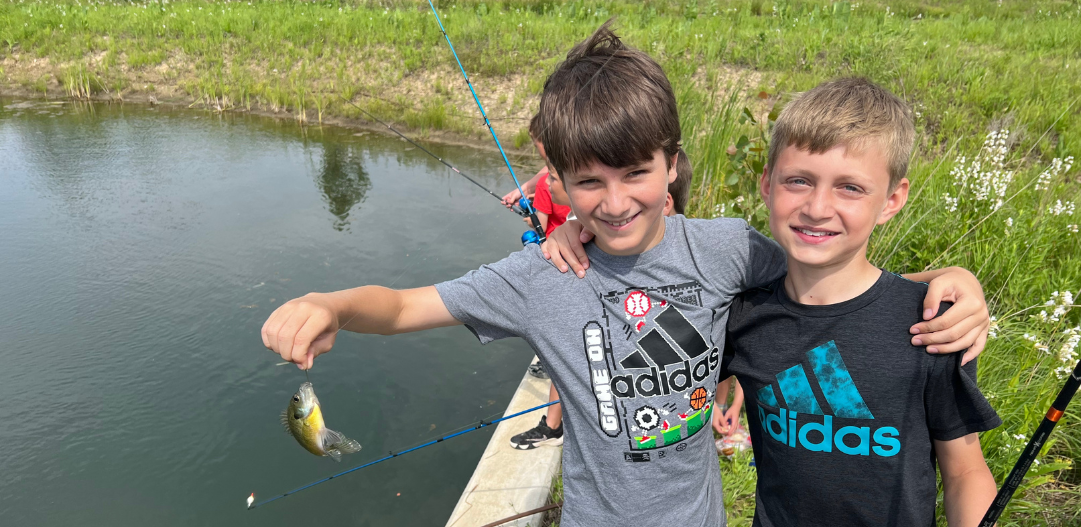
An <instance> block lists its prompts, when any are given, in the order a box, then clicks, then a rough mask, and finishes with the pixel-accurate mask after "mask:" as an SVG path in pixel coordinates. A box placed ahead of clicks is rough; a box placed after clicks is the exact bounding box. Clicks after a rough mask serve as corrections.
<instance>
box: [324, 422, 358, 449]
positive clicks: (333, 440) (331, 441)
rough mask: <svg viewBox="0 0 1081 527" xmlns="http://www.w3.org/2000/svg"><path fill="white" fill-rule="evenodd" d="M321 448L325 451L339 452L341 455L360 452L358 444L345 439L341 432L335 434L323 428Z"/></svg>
mask: <svg viewBox="0 0 1081 527" xmlns="http://www.w3.org/2000/svg"><path fill="white" fill-rule="evenodd" d="M323 448H324V449H326V450H330V449H335V450H339V451H341V453H342V454H352V453H354V452H358V451H360V443H358V442H356V441H354V440H352V439H349V438H348V437H345V436H344V435H342V433H341V432H335V431H334V430H331V429H329V428H324V429H323Z"/></svg>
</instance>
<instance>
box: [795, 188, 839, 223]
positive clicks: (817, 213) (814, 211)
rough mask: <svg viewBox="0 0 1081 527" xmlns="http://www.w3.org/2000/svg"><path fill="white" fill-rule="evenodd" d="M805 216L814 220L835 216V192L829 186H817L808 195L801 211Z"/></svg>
mask: <svg viewBox="0 0 1081 527" xmlns="http://www.w3.org/2000/svg"><path fill="white" fill-rule="evenodd" d="M801 212H802V213H803V215H804V216H807V218H809V219H812V220H824V219H828V218H831V217H832V216H833V212H834V211H833V193H832V192H831V189H829V188H827V187H818V188H815V190H814V192H812V193H811V195H810V196H808V198H807V201H806V202H805V203H804V204H803V210H802V211H801Z"/></svg>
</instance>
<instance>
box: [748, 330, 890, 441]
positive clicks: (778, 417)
mask: <svg viewBox="0 0 1081 527" xmlns="http://www.w3.org/2000/svg"><path fill="white" fill-rule="evenodd" d="M807 361H808V363H809V365H810V366H811V368H810V369H811V374H812V375H813V378H814V379H816V380H817V382H816V384H817V385H818V388H819V391H820V392H821V393H822V399H824V401H822V400H819V398H818V397H817V396H816V395H815V392H814V390H812V388H811V382H812V378H811V377H809V376H808V375H807V370H805V369H804V367H803V364H797V365H795V366H792V367H791V368H788V369H786V370H784V371H782V372H780V373H778V374H777V375H776V379H777V383H776V386H777V388H778V389H779V391H780V395H781V400H783V401H784V406H785V407H784V408H782V407H781V406H782V405H781V404H780V402H779V401H778V398H777V392H775V391H774V389H773V387H774V384H773V383H770V384H767V385H765V386H763V387H762V388H760V389H758V391H757V392H756V393H755V398H756V399H757V400H758V417H759V420H760V422H761V423H762V428H763V429H764V430H765V432H766V433H767V434H769V436H770V437H772V438H773V439H774V440H776V441H777V442H779V443H781V444H783V445H787V446H789V447H791V448H796V447H797V445H798V446H799V447H802V448H804V449H806V450H810V451H812V452H832V451H834V450H836V451H837V452H840V453H842V454H847V455H851V456H869V455H871V454H872V453H874V454H875V455H878V456H881V457H890V456H895V455H897V453H898V452H900V451H901V440H900V432H899V431H898V430H897V429H896V428H894V427H892V426H884V427H881V428H878V429H876V430H874V432H873V433H872V431H871V427H870V426H855V425H858V424H860V423H854V424H853V425H847V426H840V427H838V426H839V425H840V424H842V423H841V422H838V423H834V418H838V421H840V420H841V419H844V420H848V419H860V420H872V419H874V418H875V416H874V415H873V414H872V413H871V410H870V409H869V408H868V407H867V403H866V402H864V400H863V396H862V395H860V391H859V390H858V389H857V388H856V383H855V382H853V381H852V375H850V374H849V372H848V367H847V366H846V365H845V361H844V359H842V358H841V352H840V351H838V349H837V344H836V343H834V341H832V340H831V341H829V342H827V343H825V344H823V345H821V346H819V347H817V348H815V349H812V350H811V351H808V352H807ZM823 402H824V403H825V406H826V407H828V410H827V409H826V408H824V406H823ZM771 407H772V408H771ZM773 408H776V409H777V410H776V411H774V410H773ZM800 414H803V415H802V418H801V415H800ZM815 416H821V417H815ZM801 420H802V421H803V422H802V423H801V424H797V423H798V421H801ZM835 428H837V429H836V431H835V430H834V429H835Z"/></svg>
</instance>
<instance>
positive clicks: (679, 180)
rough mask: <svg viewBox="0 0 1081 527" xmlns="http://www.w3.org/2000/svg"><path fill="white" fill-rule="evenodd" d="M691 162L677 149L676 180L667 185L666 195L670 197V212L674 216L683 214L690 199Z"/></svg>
mask: <svg viewBox="0 0 1081 527" xmlns="http://www.w3.org/2000/svg"><path fill="white" fill-rule="evenodd" d="M693 175H694V174H693V173H692V171H691V160H690V158H688V157H687V152H684V151H683V149H682V148H680V149H679V157H677V158H676V180H675V181H673V182H672V184H670V185H668V193H669V194H671V195H672V210H674V211H676V214H685V212H684V211H685V210H687V200H689V199H690V198H691V177H692V176H693Z"/></svg>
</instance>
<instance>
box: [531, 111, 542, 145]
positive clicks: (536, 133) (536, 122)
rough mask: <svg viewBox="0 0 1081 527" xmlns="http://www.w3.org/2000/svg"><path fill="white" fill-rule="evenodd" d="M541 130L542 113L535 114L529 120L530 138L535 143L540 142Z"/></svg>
mask: <svg viewBox="0 0 1081 527" xmlns="http://www.w3.org/2000/svg"><path fill="white" fill-rule="evenodd" d="M540 130H541V128H540V113H535V114H533V117H531V118H530V119H529V137H531V138H532V139H533V140H534V141H540Z"/></svg>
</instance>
